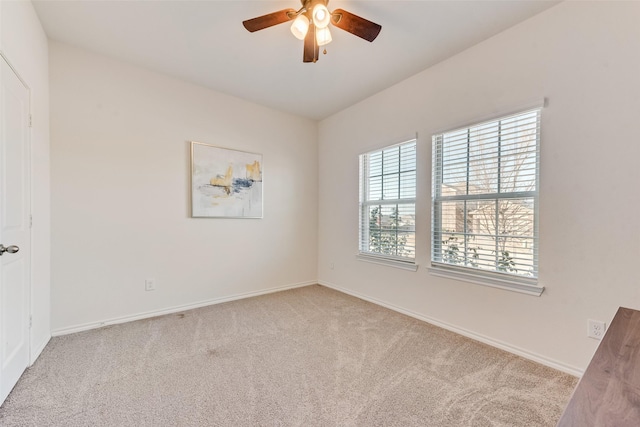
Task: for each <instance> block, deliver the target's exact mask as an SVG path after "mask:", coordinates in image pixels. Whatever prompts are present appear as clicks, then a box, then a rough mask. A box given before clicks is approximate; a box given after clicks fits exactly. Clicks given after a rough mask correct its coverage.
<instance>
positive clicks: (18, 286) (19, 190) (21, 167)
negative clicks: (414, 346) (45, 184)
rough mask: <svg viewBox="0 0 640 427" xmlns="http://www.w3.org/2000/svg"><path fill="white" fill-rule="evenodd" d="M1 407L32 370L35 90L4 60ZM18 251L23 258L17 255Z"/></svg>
mask: <svg viewBox="0 0 640 427" xmlns="http://www.w3.org/2000/svg"><path fill="white" fill-rule="evenodd" d="M0 62H1V63H2V64H1V65H2V68H1V69H0V73H1V74H0V80H1V81H2V84H1V85H0V244H1V245H2V246H0V252H2V256H0V403H2V402H3V401H4V399H5V398H6V397H7V395H8V394H9V392H10V391H11V389H12V388H13V386H14V385H15V384H16V382H18V379H19V378H20V375H22V373H23V372H24V370H25V369H26V368H27V366H28V365H29V326H30V325H29V318H30V314H31V311H30V309H29V296H30V277H29V276H30V275H29V271H30V266H29V261H30V240H31V236H30V208H29V206H30V192H29V189H30V187H29V176H30V175H29V173H30V172H29V155H30V150H29V90H28V89H27V87H25V85H24V84H23V83H22V81H21V80H20V79H19V78H18V76H17V75H16V73H15V72H14V71H13V69H12V68H11V67H10V66H9V65H8V64H7V62H6V60H5V59H4V57H3V58H2V59H0ZM16 251H17V252H16Z"/></svg>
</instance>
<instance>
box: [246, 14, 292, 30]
mask: <svg viewBox="0 0 640 427" xmlns="http://www.w3.org/2000/svg"><path fill="white" fill-rule="evenodd" d="M295 17H296V11H295V10H294V9H283V10H279V11H277V12H273V13H269V14H267V15H262V16H258V17H257V18H253V19H247V20H246V21H242V25H244V27H245V28H246V29H247V30H249V31H250V32H252V33H253V32H254V31H258V30H264V29H265V28H269V27H273V26H274V25H278V24H282V23H283V22H287V21H291V20H292V19H293V18H295Z"/></svg>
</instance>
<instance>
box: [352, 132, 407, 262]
mask: <svg viewBox="0 0 640 427" xmlns="http://www.w3.org/2000/svg"><path fill="white" fill-rule="evenodd" d="M415 224H416V140H415V139H414V140H411V141H408V142H405V143H402V144H398V145H393V146H391V147H387V148H384V149H382V150H378V151H372V152H370V153H367V154H362V155H360V254H361V255H367V256H373V257H378V259H387V260H395V261H401V262H405V263H406V262H408V263H413V262H414V259H415V230H416V228H415Z"/></svg>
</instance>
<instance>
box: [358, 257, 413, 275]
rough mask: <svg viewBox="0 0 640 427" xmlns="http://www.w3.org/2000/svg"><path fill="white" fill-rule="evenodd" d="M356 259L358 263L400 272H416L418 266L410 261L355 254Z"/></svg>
mask: <svg viewBox="0 0 640 427" xmlns="http://www.w3.org/2000/svg"><path fill="white" fill-rule="evenodd" d="M356 259H358V260H359V261H365V262H370V263H372V264H378V265H386V266H389V267H395V268H400V269H402V270H409V271H417V270H418V264H416V263H415V262H411V261H400V260H396V259H390V258H384V257H377V256H375V255H364V254H357V255H356Z"/></svg>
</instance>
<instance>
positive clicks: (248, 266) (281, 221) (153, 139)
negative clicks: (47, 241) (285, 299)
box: [50, 42, 318, 333]
mask: <svg viewBox="0 0 640 427" xmlns="http://www.w3.org/2000/svg"><path fill="white" fill-rule="evenodd" d="M50 79H51V123H52V126H51V145H52V153H51V169H52V194H53V198H52V223H53V230H52V245H53V247H54V249H55V250H54V251H53V255H52V265H53V269H52V328H53V330H54V333H61V332H68V331H72V330H77V329H82V328H86V327H93V326H97V325H99V323H100V322H105V321H106V322H108V321H114V320H117V319H123V318H124V319H130V318H132V317H135V316H136V315H141V314H142V315H144V314H145V313H147V314H149V313H153V312H155V313H157V312H158V311H162V310H167V309H171V308H175V307H178V306H182V305H189V304H197V303H199V302H208V301H209V302H210V301H212V300H217V299H221V298H226V297H231V296H234V295H238V294H245V293H255V292H262V291H266V290H269V289H273V288H277V287H286V286H294V285H299V284H308V283H315V281H316V278H317V200H318V180H317V141H316V139H317V124H316V123H315V122H313V121H310V120H306V119H301V118H298V117H294V116H291V115H287V114H283V113H280V112H276V111H274V110H270V109H268V108H265V107H261V106H258V105H255V104H251V103H249V102H246V101H243V100H240V99H238V98H234V97H230V96H226V95H222V94H220V93H217V92H214V91H211V90H208V89H205V88H203V87H199V86H196V85H192V84H188V83H185V82H182V81H179V80H176V79H173V78H170V77H166V76H163V75H160V74H156V73H153V72H149V71H146V70H144V69H140V68H136V67H134V66H131V65H127V64H125V63H122V62H118V61H115V60H112V59H108V58H106V57H103V56H100V55H97V54H93V53H89V52H87V51H84V50H80V49H77V48H74V47H71V46H68V45H64V44H60V43H57V42H51V43H50ZM192 140H194V141H200V142H205V143H210V144H215V145H219V146H223V147H229V148H234V149H239V150H244V151H251V152H258V153H262V154H263V155H264V157H263V165H264V169H263V170H264V219H192V218H190V217H189V170H190V166H189V143H188V141H192ZM145 278H154V279H156V282H157V290H155V291H152V292H145V290H144V280H145Z"/></svg>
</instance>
